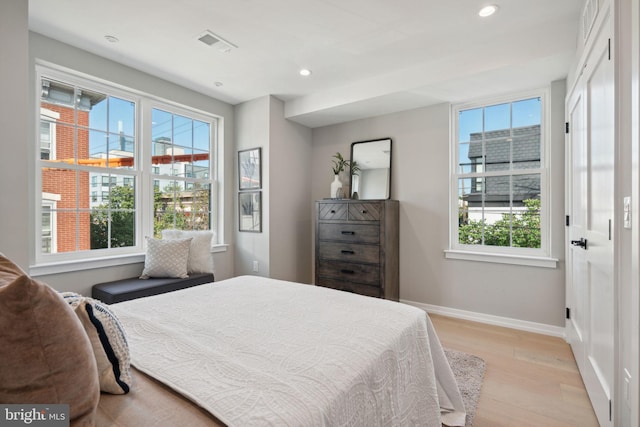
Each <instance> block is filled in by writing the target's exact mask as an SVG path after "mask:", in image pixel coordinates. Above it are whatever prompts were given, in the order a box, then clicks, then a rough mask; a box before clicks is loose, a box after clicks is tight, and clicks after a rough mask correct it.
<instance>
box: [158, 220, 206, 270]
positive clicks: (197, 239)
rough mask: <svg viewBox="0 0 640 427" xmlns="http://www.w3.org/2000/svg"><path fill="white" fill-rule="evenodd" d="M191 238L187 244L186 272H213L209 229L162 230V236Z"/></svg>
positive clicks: (167, 237)
mask: <svg viewBox="0 0 640 427" xmlns="http://www.w3.org/2000/svg"><path fill="white" fill-rule="evenodd" d="M189 237H190V238H191V239H192V240H191V245H190V246H189V260H188V261H187V272H188V273H189V274H198V273H213V257H212V256H211V241H212V240H213V231H211V230H162V238H163V239H166V240H170V239H185V238H189Z"/></svg>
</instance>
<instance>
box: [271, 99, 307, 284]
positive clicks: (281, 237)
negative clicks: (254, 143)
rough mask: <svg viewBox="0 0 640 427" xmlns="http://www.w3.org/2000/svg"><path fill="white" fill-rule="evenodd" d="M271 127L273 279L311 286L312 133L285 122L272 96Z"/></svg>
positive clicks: (287, 121)
mask: <svg viewBox="0 0 640 427" xmlns="http://www.w3.org/2000/svg"><path fill="white" fill-rule="evenodd" d="M270 123H271V126H270V132H269V138H270V140H271V141H270V144H269V147H270V148H269V156H270V159H271V161H270V163H269V182H270V190H271V191H270V192H269V194H270V197H269V203H270V207H271V215H270V217H269V218H270V225H269V230H270V236H271V238H270V239H269V251H270V254H271V255H270V259H271V265H270V269H271V277H273V278H275V279H282V280H291V281H295V282H302V283H311V234H310V233H309V229H310V227H311V215H312V213H313V203H312V199H311V191H310V190H311V175H310V174H309V164H310V163H311V162H312V157H311V129H309V128H307V127H305V126H302V125H299V124H297V123H294V122H291V121H289V120H287V119H285V118H284V103H283V102H282V101H280V100H279V99H277V98H275V97H273V96H272V97H270Z"/></svg>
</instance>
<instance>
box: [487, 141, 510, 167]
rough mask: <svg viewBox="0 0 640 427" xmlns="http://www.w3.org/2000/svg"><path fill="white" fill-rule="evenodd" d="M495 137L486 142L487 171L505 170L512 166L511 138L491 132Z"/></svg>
mask: <svg viewBox="0 0 640 427" xmlns="http://www.w3.org/2000/svg"><path fill="white" fill-rule="evenodd" d="M491 134H494V135H492V136H493V137H495V138H496V139H493V140H491V141H487V142H486V143H485V155H486V157H485V167H486V169H485V170H486V171H487V172H495V171H505V170H509V169H510V168H511V139H510V138H506V137H498V136H499V135H503V134H504V132H500V133H499V134H498V133H496V132H491Z"/></svg>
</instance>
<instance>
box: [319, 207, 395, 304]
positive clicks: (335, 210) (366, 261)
mask: <svg viewBox="0 0 640 427" xmlns="http://www.w3.org/2000/svg"><path fill="white" fill-rule="evenodd" d="M398 205H399V203H398V201H397V200H335V199H325V200H318V201H316V278H315V283H316V285H318V286H326V287H328V288H333V289H340V290H343V291H348V292H355V293H358V294H362V295H368V296H373V297H379V298H387V299H392V300H395V301H397V300H398V298H399V294H400V292H399V280H398V265H399V260H398V252H399V250H398V241H399V236H398V234H399V231H398V229H399V221H398Z"/></svg>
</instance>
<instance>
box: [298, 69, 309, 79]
mask: <svg viewBox="0 0 640 427" xmlns="http://www.w3.org/2000/svg"><path fill="white" fill-rule="evenodd" d="M300 75H301V76H303V77H309V76H310V75H311V70H309V69H307V68H303V69H302V70H300Z"/></svg>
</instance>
